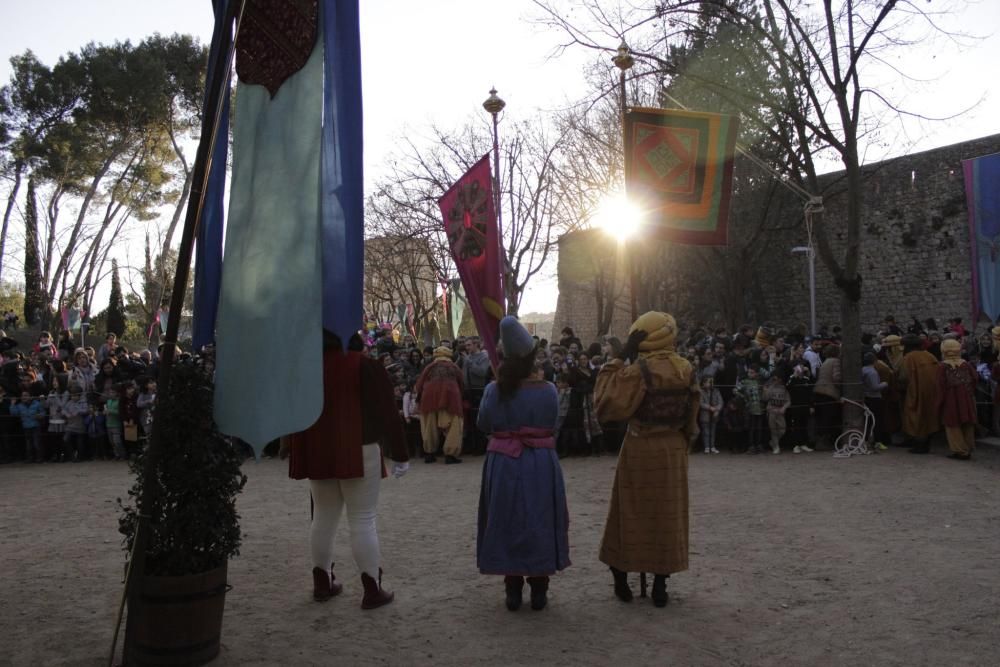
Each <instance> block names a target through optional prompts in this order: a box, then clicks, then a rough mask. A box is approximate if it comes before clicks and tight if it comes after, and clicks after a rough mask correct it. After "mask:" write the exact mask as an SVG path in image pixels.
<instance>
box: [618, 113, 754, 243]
mask: <svg viewBox="0 0 1000 667" xmlns="http://www.w3.org/2000/svg"><path fill="white" fill-rule="evenodd" d="M738 131H739V119H738V118H737V117H735V116H724V115H720V114H714V113H701V112H696V111H680V110H676V109H643V108H633V109H632V110H630V111H629V112H627V113H626V114H625V146H626V151H625V184H626V189H627V192H628V197H629V199H630V200H631V201H633V202H634V203H636V204H637V205H638V206H639V207H640V208H641V209H642V210H643V212H644V214H645V220H646V223H647V226H648V227H647V228H648V229H651V230H652V233H653V234H654V235H656V236H659V237H660V238H664V239H667V240H669V241H672V242H674V243H681V244H689V245H726V244H727V243H728V229H729V205H730V200H731V198H732V191H733V156H734V153H735V150H736V135H737V133H738Z"/></svg>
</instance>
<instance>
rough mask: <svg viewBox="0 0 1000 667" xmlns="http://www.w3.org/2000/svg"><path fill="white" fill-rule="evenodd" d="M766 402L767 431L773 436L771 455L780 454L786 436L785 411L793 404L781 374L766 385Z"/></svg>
mask: <svg viewBox="0 0 1000 667" xmlns="http://www.w3.org/2000/svg"><path fill="white" fill-rule="evenodd" d="M764 402H765V403H766V404H767V429H768V431H769V432H770V434H771V453H772V454H780V453H781V439H782V438H783V437H784V436H785V427H786V424H785V411H786V410H788V406H789V405H791V404H792V399H791V397H790V396H789V395H788V390H787V389H785V383H784V381H782V379H781V376H780V374H778V373H775V374H774V375H772V376H771V377H770V379H768V381H767V384H765V385H764Z"/></svg>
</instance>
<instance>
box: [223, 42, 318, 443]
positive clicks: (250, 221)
mask: <svg viewBox="0 0 1000 667" xmlns="http://www.w3.org/2000/svg"><path fill="white" fill-rule="evenodd" d="M322 113H323V41H322V38H320V39H318V40H317V45H316V48H315V50H314V51H313V53H312V55H311V56H310V58H309V61H308V63H307V64H306V66H305V67H303V68H302V69H301V70H299V71H298V72H296V73H295V74H294V75H293V76H292V77H290V78H289V79H288V80H287V81H285V83H284V84H283V85H282V86H281V88H279V89H278V92H277V94H276V95H275V96H274V98H273V99H272V98H271V97H270V96H269V94H268V92H267V90H266V89H265V88H264V87H263V86H258V85H249V86H248V85H244V84H242V83H241V84H239V87H238V88H237V93H236V115H235V118H234V121H233V128H234V138H233V176H232V184H231V187H230V200H229V219H228V225H227V229H226V243H225V255H224V258H223V265H222V296H221V300H220V304H219V315H218V324H217V331H216V338H217V341H218V350H217V363H216V385H215V420H216V422H217V423H218V425H219V429H220V430H221V431H222V432H223V433H227V434H230V435H234V436H238V437H240V438H242V439H243V440H245V441H246V442H248V443H249V444H250V445H251V446H252V447H253V448H254V451H255V452H256V453H257V456H258V457H259V456H260V452H261V451H262V450H263V448H264V446H265V445H267V443H268V442H270V441H271V440H273V439H275V438H277V437H279V436H281V435H285V434H287V433H292V432H295V431H301V430H303V429H305V428H308V427H309V426H311V425H312V424H313V423H314V422H315V421H316V420H317V419H318V418H319V414H320V411H321V409H322V405H323V375H322V363H321V359H322V255H321V252H322V251H321V245H320V142H321V134H322Z"/></svg>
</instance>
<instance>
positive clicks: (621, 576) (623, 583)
mask: <svg viewBox="0 0 1000 667" xmlns="http://www.w3.org/2000/svg"><path fill="white" fill-rule="evenodd" d="M611 574H612V575H613V576H614V578H615V595H616V596H617V597H618V599H619V600H621V601H622V602H631V601H632V589H631V588H629V585H628V573H627V572H622V571H621V570H619V569H618V568H617V567H613V566H612V568H611Z"/></svg>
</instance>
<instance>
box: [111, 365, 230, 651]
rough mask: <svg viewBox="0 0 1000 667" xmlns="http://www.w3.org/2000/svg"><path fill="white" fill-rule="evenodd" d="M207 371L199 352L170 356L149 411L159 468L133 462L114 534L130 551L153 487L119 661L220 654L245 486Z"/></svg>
mask: <svg viewBox="0 0 1000 667" xmlns="http://www.w3.org/2000/svg"><path fill="white" fill-rule="evenodd" d="M212 395H213V386H212V376H211V373H210V370H208V369H206V368H205V367H204V366H203V365H202V362H201V360H200V359H198V358H187V359H180V360H178V361H177V362H175V364H174V367H173V369H172V371H171V377H170V383H169V387H168V388H166V391H164V388H162V387H161V388H160V395H159V396H158V405H157V407H156V412H155V429H156V431H157V432H158V433H157V437H159V438H162V441H161V448H160V451H159V457H158V462H157V465H156V470H155V471H154V472H152V473H150V472H147V471H146V469H145V466H146V461H145V455H144V454H140V455H139V456H138V457H137V459H136V460H135V461H134V462H133V463H132V470H133V472H134V473H135V474H136V480H135V483H134V484H133V485H132V488H131V489H129V492H128V495H129V501H128V503H127V504H126V503H123V502H122V499H121V498H119V499H118V505H119V507H120V508H121V510H122V514H121V517H120V519H119V522H118V523H119V532H121V533H122V534H123V535H124V536H125V539H124V541H123V542H124V547H125V549H126V551H127V552H129V553H131V549H132V544H133V541H134V540H135V535H136V526H137V524H138V521H139V508H138V506H137V505H138V504H139V502H140V499H141V498H143V497H144V496H143V491H144V487H145V485H148V484H157V485H159V488H158V493H155V494H153V496H154V497H153V500H152V502H151V503H150V506H149V507H144V508H142V509H143V510H144V512H145V514H146V515H147V516H148V517H149V521H148V526H149V528H148V531H147V536H146V549H145V554H146V557H145V565H144V568H143V570H144V576H143V577H142V578H141V579H138V580H137V585H138V586H139V587H140V588H139V595H140V601H141V604H139V605H138V606H137V608H136V609H132V608H130V609H129V612H128V613H129V619H128V623H127V625H126V630H125V647H126V654H125V663H126V664H129V665H142V664H158V665H163V664H203V663H205V662H208V661H210V660H212V659H213V658H214V657H215V656H216V655H217V654H218V652H219V640H220V634H221V630H222V612H223V608H224V605H225V594H226V590H227V588H228V585H227V582H226V566H227V563H228V561H229V558H231V557H232V556H236V555H238V554H239V548H240V525H239V515H238V514H237V513H236V496H237V495H238V494H239V493H240V491H241V490H242V489H243V486H244V485H245V484H246V479H247V478H246V476H245V475H244V474H243V473H242V472H241V470H240V462H241V460H242V459H241V457H240V456H239V455H238V453H237V452H236V450H235V449H234V447H233V445H232V443H231V442H230V441H229V440H228V439H226V438H225V437H224V436H222V435H221V434H220V433H219V431H218V430H217V429H216V426H215V422H214V420H213V419H212Z"/></svg>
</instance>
